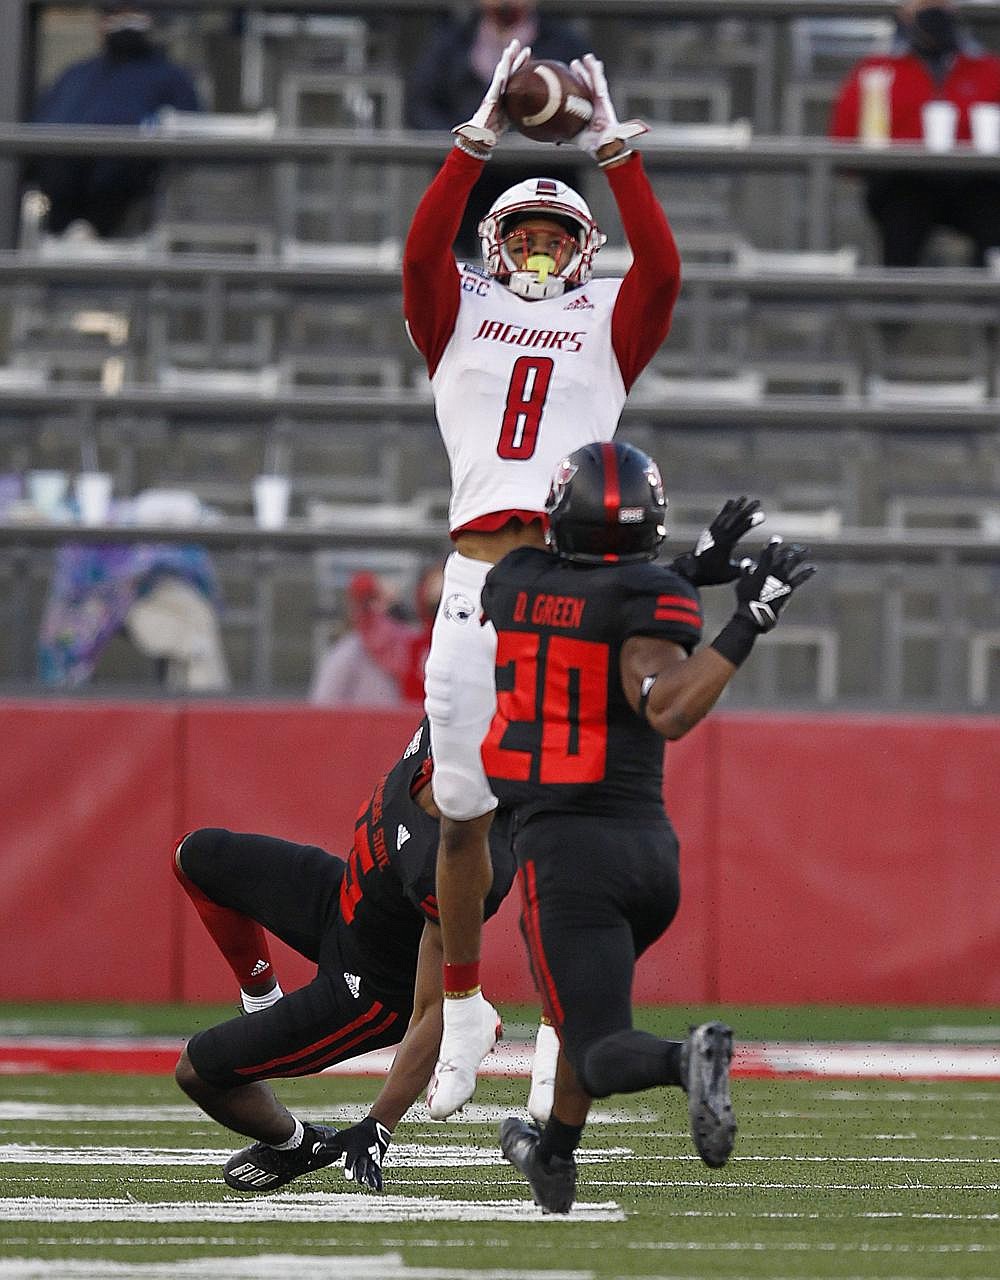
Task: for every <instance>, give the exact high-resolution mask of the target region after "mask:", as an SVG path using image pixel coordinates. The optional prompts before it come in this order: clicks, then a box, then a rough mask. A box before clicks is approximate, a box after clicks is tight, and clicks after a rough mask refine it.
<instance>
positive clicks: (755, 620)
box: [735, 538, 816, 632]
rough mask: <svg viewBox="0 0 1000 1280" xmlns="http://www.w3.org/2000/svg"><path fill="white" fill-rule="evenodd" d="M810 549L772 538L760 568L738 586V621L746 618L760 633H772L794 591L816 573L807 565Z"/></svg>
mask: <svg viewBox="0 0 1000 1280" xmlns="http://www.w3.org/2000/svg"><path fill="white" fill-rule="evenodd" d="M808 554H809V548H808V547H800V546H799V545H798V543H795V542H787V543H785V542H782V541H781V539H780V538H772V539H771V541H770V542H769V543H768V544H767V546H766V547H765V548H764V550H763V552H762V553H761V557H760V559H759V560H758V561H757V564H756V566H755V567H754V568H753V569H751V570H750V572H749V573H746V574H745V575H744V576H743V577H742V578H740V580H739V582H738V583H737V584H736V602H737V603H736V614H735V616H736V617H737V618H745V619H746V620H747V621H748V622H750V623H751V624H752V625H753V626H754V627H755V628H756V630H757V631H760V632H763V631H770V630H771V628H772V627H773V626H774V625H775V624H776V623H777V621H778V614H779V613H780V612H781V611H782V609H783V608H784V607H785V605H786V604H787V603H788V601H789V599H790V597H791V594H792V592H793V591H794V590H795V589H796V588H797V587H801V586H802V584H803V582H806V581H807V580H808V579H809V578H811V577H812V576H813V574H814V573H815V572H816V566H815V565H814V564H803V563H802V562H803V560H805V558H806V556H808Z"/></svg>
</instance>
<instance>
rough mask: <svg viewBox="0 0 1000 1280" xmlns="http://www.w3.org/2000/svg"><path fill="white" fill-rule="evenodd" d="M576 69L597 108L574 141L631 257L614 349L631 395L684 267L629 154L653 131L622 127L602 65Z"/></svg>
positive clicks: (615, 320)
mask: <svg viewBox="0 0 1000 1280" xmlns="http://www.w3.org/2000/svg"><path fill="white" fill-rule="evenodd" d="M571 65H572V68H573V70H574V71H575V72H576V74H577V75H578V76H580V77H581V79H583V80H584V81H585V82H586V84H587V85H588V86H589V87H590V91H591V96H592V98H593V102H594V114H593V116H592V117H591V119H590V123H589V125H588V126H587V127H586V128H585V129H584V130H583V131H582V133H580V134H579V135H578V136H577V137H576V138H575V139H574V141H575V142H576V144H577V145H578V146H579V147H582V148H583V150H584V151H587V152H589V154H590V155H592V156H593V157H594V160H595V161H596V162H597V164H598V165H599V166H600V167H601V168H602V169H603V170H604V171H605V173H606V174H607V176H608V184H609V185H610V187H611V193H612V195H613V196H614V198H615V204H616V205H617V206H618V214H619V216H620V218H621V221H622V229H623V230H624V232H625V238H626V240H627V241H628V243H629V246H630V248H631V250H632V258H633V261H632V265H631V266H630V267H629V269H628V271H627V272H626V273H625V279H624V280H623V281H622V285H621V288H620V289H619V291H618V297H617V299H616V301H615V309H614V313H613V316H612V320H611V342H612V345H613V347H614V352H615V357H616V359H617V361H618V367H619V369H620V370H621V375H622V380H623V381H624V383H625V389H626V391H627V390H629V389H631V387H632V384H633V383H634V382H635V380H636V378H637V377H638V376H639V374H640V373H641V372H642V370H643V369H644V368H645V367H646V365H647V364H648V363H649V361H650V360H651V359H652V357H653V355H654V354H655V352H656V351H657V349H658V348H659V346H660V344H661V343H662V342H663V340H664V338H666V336H667V333H668V332H669V329H670V319H671V316H672V315H673V310H674V304H675V303H676V301H677V295H678V293H679V292H680V287H681V260H680V255H679V253H678V252H677V244H676V242H675V240H674V235H673V232H672V231H671V230H670V224H669V222H668V221H667V217H666V214H665V213H664V212H663V206H662V205H661V204H660V202H659V200H657V198H656V194H655V192H654V191H653V188H652V187H651V186H650V184H649V179H648V178H647V177H646V173H645V170H644V169H643V167H642V161H641V159H640V158H639V156H638V155H636V154H633V152H632V149H631V147H630V146H629V143H630V142H631V140H632V139H633V138H637V137H639V136H640V135H641V134H643V133H646V132H648V129H649V126H648V125H646V124H644V123H643V122H642V121H641V120H626V121H624V122H622V121H620V120H619V119H618V114H617V112H616V111H615V107H614V104H613V103H612V101H611V94H610V92H609V90H608V82H607V79H606V77H605V75H604V64H603V63H602V62H601V61H600V60H599V59H598V58H595V57H594V55H593V54H592V53H588V54H585V55H584V57H583V58H578V59H576V60H575V61H574V62H573V63H572V64H571Z"/></svg>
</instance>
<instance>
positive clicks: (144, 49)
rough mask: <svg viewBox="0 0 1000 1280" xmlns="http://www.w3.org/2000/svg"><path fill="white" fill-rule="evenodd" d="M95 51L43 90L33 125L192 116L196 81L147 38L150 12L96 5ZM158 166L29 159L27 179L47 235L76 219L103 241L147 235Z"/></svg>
mask: <svg viewBox="0 0 1000 1280" xmlns="http://www.w3.org/2000/svg"><path fill="white" fill-rule="evenodd" d="M98 26H99V31H100V38H101V49H100V52H99V53H97V54H96V55H95V56H94V57H91V58H86V59H84V60H83V61H80V62H75V63H73V64H72V65H71V66H69V67H67V68H66V70H65V71H63V73H62V74H61V75H60V76H59V77H58V79H56V81H55V82H54V83H53V84H52V85H51V86H50V87H49V88H48V89H46V90H45V91H44V92H43V93H42V95H41V98H40V100H39V102H38V105H37V107H36V108H35V111H34V113H33V115H32V120H33V122H34V123H35V124H51V125H138V124H142V123H143V122H144V121H147V120H150V119H152V118H154V117H155V115H156V113H157V112H158V111H159V110H160V108H161V107H175V108H176V109H177V110H180V111H196V110H198V109H199V107H200V103H199V99H198V92H197V90H196V88H195V85H194V81H193V80H192V78H191V76H190V75H189V73H188V72H187V71H186V70H184V68H183V67H180V66H178V65H177V64H176V63H174V62H171V61H170V59H169V58H168V57H167V55H166V53H165V52H164V50H163V49H162V48H161V47H160V46H159V45H158V44H157V43H156V42H155V41H154V40H153V39H152V34H151V33H152V26H153V18H152V15H151V14H150V13H149V12H148V11H147V10H145V9H143V8H142V6H141V5H140V4H136V3H131V2H128V0H126V2H125V3H115V4H103V5H100V6H99V8H98ZM158 172H159V166H158V165H157V164H156V163H155V162H153V161H150V160H145V159H141V158H137V157H134V156H121V157H118V156H95V157H90V158H88V157H86V156H51V157H46V158H44V159H39V160H35V161H33V162H31V164H30V165H29V168H28V175H27V176H28V180H29V181H30V182H31V183H33V185H35V186H37V187H38V188H39V189H40V190H41V191H42V193H43V194H44V195H45V196H46V197H47V198H48V201H49V210H48V214H47V218H46V230H47V231H48V232H49V233H50V234H52V235H61V234H62V233H63V232H64V231H65V230H66V229H67V228H68V227H69V226H71V225H72V224H73V223H75V222H83V223H87V224H89V225H90V227H92V228H93V230H94V231H95V232H96V233H97V235H98V236H100V237H101V238H107V237H111V236H120V235H128V234H130V233H135V232H138V231H142V230H145V229H146V227H147V226H148V224H149V220H150V197H151V195H152V192H153V187H154V184H155V181H156V177H157V174H158Z"/></svg>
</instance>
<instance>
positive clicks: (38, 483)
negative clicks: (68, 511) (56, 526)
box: [28, 471, 69, 520]
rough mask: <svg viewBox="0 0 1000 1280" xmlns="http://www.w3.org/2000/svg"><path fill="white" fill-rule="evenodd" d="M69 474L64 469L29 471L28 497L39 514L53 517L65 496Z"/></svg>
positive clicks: (48, 518) (49, 518) (49, 517)
mask: <svg viewBox="0 0 1000 1280" xmlns="http://www.w3.org/2000/svg"><path fill="white" fill-rule="evenodd" d="M68 487H69V476H68V475H67V474H66V472H65V471H29V472H28V498H29V500H30V502H31V505H32V506H33V507H34V508H35V510H36V511H37V512H38V514H39V515H42V516H45V518H46V519H47V520H52V519H54V518H55V517H56V516H57V515H58V513H59V510H60V508H61V507H62V504H63V499H64V498H65V497H66V490H67V488H68Z"/></svg>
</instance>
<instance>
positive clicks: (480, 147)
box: [452, 40, 531, 159]
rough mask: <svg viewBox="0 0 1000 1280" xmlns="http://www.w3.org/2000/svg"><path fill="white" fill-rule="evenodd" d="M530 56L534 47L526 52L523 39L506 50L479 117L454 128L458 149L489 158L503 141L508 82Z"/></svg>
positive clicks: (477, 115) (475, 116)
mask: <svg viewBox="0 0 1000 1280" xmlns="http://www.w3.org/2000/svg"><path fill="white" fill-rule="evenodd" d="M530 57H531V49H530V47H528V46H525V47H524V48H523V49H522V48H521V42H520V40H511V42H510V44H508V45H507V47H506V49H504V51H503V53H502V54H501V55H500V60H499V61H498V62H497V65H496V66H495V67H494V68H493V79H492V80H491V81H490V86H489V88H488V89H487V90H486V93H485V95H484V97H483V100H482V102H481V103H480V104H479V106H478V107H477V108H476V111H475V114H474V115H473V116H472V117H471V119H469V120H464V121H463V122H462V123H461V124H457V125H455V127H454V129H452V133H453V134H454V135H455V146H456V147H458V148H459V150H460V151H467V152H468V153H469V154H470V155H473V156H478V157H479V158H480V159H485V158H486V157H487V156H488V155H489V154H490V152H491V151H492V150H493V148H494V147H495V146H496V145H497V143H498V142H499V141H500V135H501V134H502V133H504V132H505V131H506V129H507V127H508V125H509V124H510V121H509V120H508V119H507V113H506V111H504V109H503V103H502V98H503V94H504V90H505V89H506V88H507V81H508V80H509V79H510V78H511V76H512V75H513V74H514V72H515V71H517V70H518V68H519V67H522V66H523V65H524V63H526V62H527V61H528V59H529V58H530Z"/></svg>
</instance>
